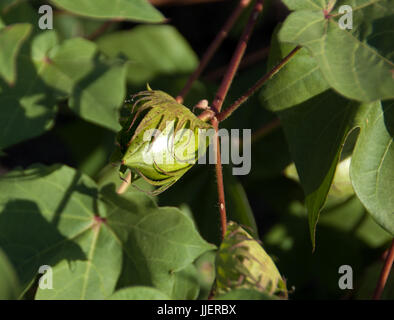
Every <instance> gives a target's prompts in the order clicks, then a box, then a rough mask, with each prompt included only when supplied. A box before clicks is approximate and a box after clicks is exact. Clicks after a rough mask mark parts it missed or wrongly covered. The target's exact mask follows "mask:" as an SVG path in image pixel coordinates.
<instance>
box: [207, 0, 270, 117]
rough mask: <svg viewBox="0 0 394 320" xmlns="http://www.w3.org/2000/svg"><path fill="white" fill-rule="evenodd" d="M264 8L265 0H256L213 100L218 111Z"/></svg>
mask: <svg viewBox="0 0 394 320" xmlns="http://www.w3.org/2000/svg"><path fill="white" fill-rule="evenodd" d="M262 10H263V0H256V3H255V5H254V8H253V11H252V13H251V14H250V16H249V20H248V23H247V24H246V27H245V29H244V31H243V33H242V36H241V39H240V40H239V42H238V45H237V48H236V49H235V52H234V54H233V57H232V58H231V61H230V64H229V66H228V68H227V72H226V74H225V75H224V77H223V80H222V83H221V84H220V87H219V89H218V91H217V93H216V96H215V99H214V100H213V103H212V108H213V109H214V110H215V111H216V113H219V112H220V110H221V108H222V105H223V101H224V99H225V97H226V95H227V92H228V90H229V88H230V86H231V83H232V82H233V79H234V76H235V73H236V72H237V70H238V67H239V63H240V61H241V59H242V57H243V56H244V53H245V50H246V47H247V45H248V41H249V38H250V36H251V34H252V31H253V29H254V26H255V25H256V22H257V18H258V17H259V14H260V12H261V11H262Z"/></svg>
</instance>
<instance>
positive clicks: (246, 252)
mask: <svg viewBox="0 0 394 320" xmlns="http://www.w3.org/2000/svg"><path fill="white" fill-rule="evenodd" d="M215 265H216V289H217V291H218V293H219V294H220V293H225V292H228V291H230V290H233V289H237V288H247V289H254V290H258V291H261V292H264V293H267V294H269V295H272V296H277V297H281V298H287V289H286V284H285V281H284V280H283V279H282V277H281V275H280V273H279V271H278V269H277V268H276V266H275V264H274V262H273V261H272V259H271V257H270V256H269V255H268V254H267V253H266V252H265V251H264V249H263V248H262V246H261V245H260V244H259V243H258V241H256V240H255V239H253V237H252V236H251V235H250V234H249V233H248V232H246V231H245V230H244V229H243V228H241V227H240V226H239V225H238V224H236V223H235V222H231V221H230V222H229V223H228V225H227V231H226V235H225V237H224V239H223V241H222V243H221V245H220V248H219V251H218V252H217V255H216V263H215Z"/></svg>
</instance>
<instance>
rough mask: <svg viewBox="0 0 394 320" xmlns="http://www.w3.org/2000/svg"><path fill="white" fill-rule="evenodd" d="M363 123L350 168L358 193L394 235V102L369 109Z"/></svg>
mask: <svg viewBox="0 0 394 320" xmlns="http://www.w3.org/2000/svg"><path fill="white" fill-rule="evenodd" d="M360 125H361V133H360V136H359V138H358V141H357V144H356V147H355V150H354V154H353V159H352V163H351V168H350V174H351V178H352V183H353V187H354V190H355V192H356V194H357V196H358V197H359V198H360V200H361V202H362V203H363V204H364V206H365V207H366V208H367V210H368V211H369V212H370V213H371V214H372V216H373V218H374V219H375V220H376V221H377V222H378V223H379V224H380V225H381V226H382V227H383V228H384V229H385V230H387V231H388V232H389V233H391V234H392V235H394V210H393V208H394V197H393V190H394V144H393V138H394V101H387V102H384V103H383V104H382V106H380V104H378V105H377V106H376V107H375V108H370V109H369V112H368V113H367V114H366V117H365V118H364V119H363V121H362V123H361V124H360Z"/></svg>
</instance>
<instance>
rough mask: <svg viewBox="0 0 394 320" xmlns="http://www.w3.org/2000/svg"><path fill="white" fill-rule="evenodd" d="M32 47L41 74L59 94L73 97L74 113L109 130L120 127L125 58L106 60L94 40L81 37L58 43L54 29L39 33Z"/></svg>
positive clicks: (71, 98)
mask: <svg viewBox="0 0 394 320" xmlns="http://www.w3.org/2000/svg"><path fill="white" fill-rule="evenodd" d="M33 50H34V51H33V54H34V55H33V57H34V60H35V62H36V67H37V69H39V70H40V74H41V77H42V78H43V79H44V81H45V83H46V84H47V85H48V86H50V87H51V88H53V89H54V90H57V91H58V92H59V97H63V98H64V97H67V96H70V98H69V106H70V108H71V109H72V110H73V111H74V112H75V113H77V114H78V115H79V116H81V117H82V118H84V119H85V120H88V121H92V122H95V123H97V124H100V125H102V126H104V127H106V128H108V129H111V130H119V129H120V126H119V123H118V109H119V107H120V105H121V104H122V103H123V99H124V96H125V77H126V66H125V63H124V61H123V60H119V59H118V60H116V61H108V60H107V59H104V57H103V56H102V55H101V54H100V52H99V51H98V50H97V47H96V45H95V44H94V43H93V42H90V41H88V40H84V39H81V38H73V39H70V40H66V41H64V42H63V43H62V44H58V41H57V36H56V34H55V32H53V31H49V32H45V33H43V34H41V35H40V36H38V37H37V38H36V39H35V40H34V44H33ZM75 57H78V59H75Z"/></svg>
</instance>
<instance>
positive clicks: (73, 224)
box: [0, 166, 213, 299]
mask: <svg viewBox="0 0 394 320" xmlns="http://www.w3.org/2000/svg"><path fill="white" fill-rule="evenodd" d="M112 186H113V185H107V186H106V187H104V189H102V191H101V192H100V191H99V190H98V189H97V187H96V184H95V183H94V182H93V181H92V180H91V179H90V178H88V177H87V176H84V175H82V174H81V173H79V172H77V171H74V170H73V169H71V168H68V167H66V166H52V167H38V168H32V169H29V170H25V171H13V172H10V173H9V174H7V175H5V176H2V177H1V179H0V212H1V213H0V234H1V236H0V245H1V246H2V248H3V249H4V250H5V252H6V254H7V255H8V256H9V258H10V260H11V262H12V263H13V264H14V265H15V267H16V270H17V272H18V274H19V276H20V278H21V281H22V283H23V287H24V288H27V287H28V286H29V284H30V283H32V280H33V279H34V278H35V277H36V276H37V272H38V269H39V267H40V266H41V265H49V266H51V267H52V270H53V289H44V288H43V289H41V288H39V289H38V291H37V295H36V298H37V299H104V298H108V297H109V296H111V295H112V293H113V292H114V290H115V288H116V286H117V284H119V281H120V279H119V277H120V275H121V274H122V279H123V280H124V278H123V275H125V274H126V275H129V276H130V277H129V278H128V280H129V281H127V282H125V281H123V280H122V281H121V282H122V284H124V285H123V286H134V285H146V286H155V287H156V288H159V289H161V290H162V291H163V292H164V293H166V294H168V295H170V294H172V292H176V293H177V295H178V297H177V298H179V295H180V292H183V294H185V295H186V297H188V296H189V295H190V292H193V290H195V289H192V288H193V286H189V285H186V286H185V285H182V284H180V282H179V281H180V278H179V277H178V275H177V273H180V272H186V273H184V274H186V275H188V272H189V271H187V267H188V265H190V263H191V262H193V261H194V260H195V259H196V258H197V257H198V256H199V255H200V254H202V253H203V252H205V251H207V250H210V249H212V248H213V247H212V246H211V245H209V244H208V243H206V242H205V241H204V240H203V239H202V238H201V237H200V236H199V235H198V233H197V231H196V229H195V227H194V225H193V223H192V221H191V220H190V219H189V218H187V217H186V216H185V215H184V214H182V213H181V212H180V211H179V210H177V209H175V208H158V207H157V206H156V205H155V204H154V202H152V200H151V199H150V198H149V197H147V196H146V195H145V194H143V193H138V194H133V195H129V196H128V197H127V198H126V197H121V196H119V195H117V194H116V193H115V190H114V189H113V188H112ZM21 221H23V222H24V223H23V224H21ZM38 234H39V236H37V235H38ZM126 266H127V267H126ZM129 266H130V267H129ZM187 288H189V289H187ZM195 295H196V293H194V294H193V296H195Z"/></svg>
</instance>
